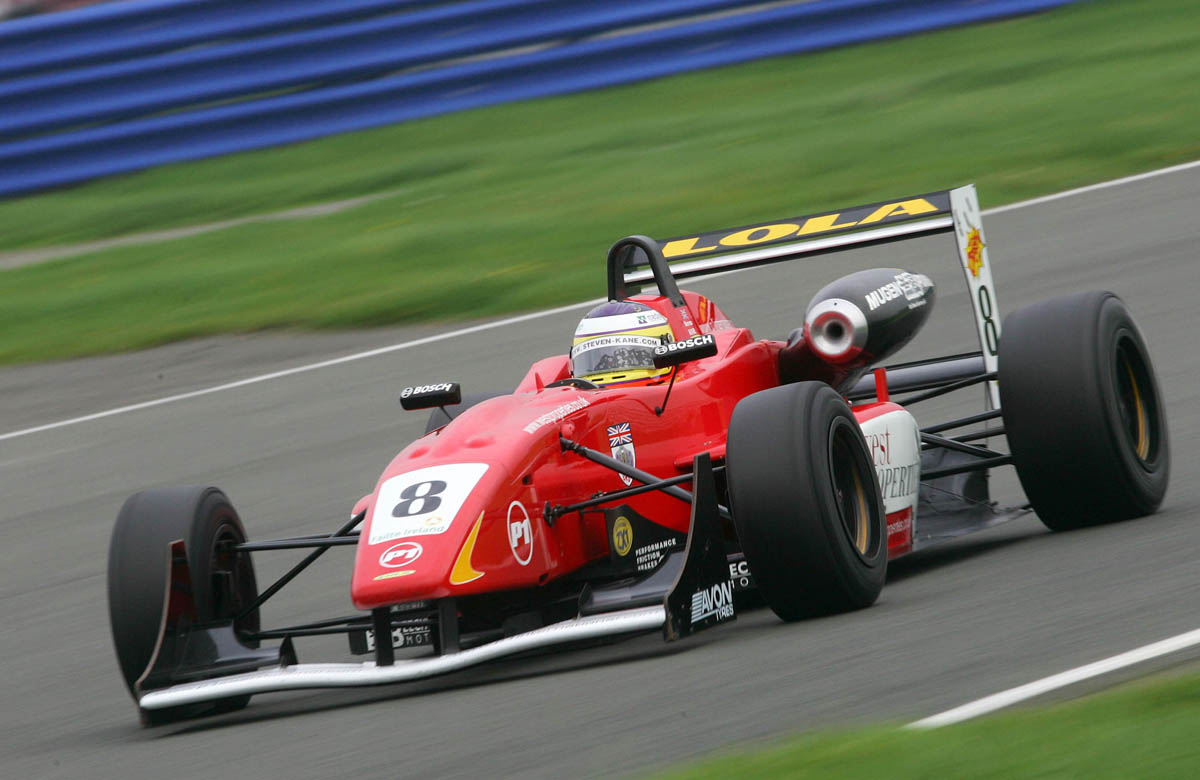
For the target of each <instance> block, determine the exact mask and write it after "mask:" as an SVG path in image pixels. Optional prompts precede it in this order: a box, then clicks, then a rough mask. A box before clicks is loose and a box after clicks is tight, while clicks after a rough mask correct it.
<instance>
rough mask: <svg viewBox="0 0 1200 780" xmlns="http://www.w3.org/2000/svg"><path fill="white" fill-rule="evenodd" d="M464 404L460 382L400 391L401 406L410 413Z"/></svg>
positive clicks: (420, 386)
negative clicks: (416, 410) (417, 410)
mask: <svg viewBox="0 0 1200 780" xmlns="http://www.w3.org/2000/svg"><path fill="white" fill-rule="evenodd" d="M461 403H462V387H461V386H460V385H459V384H458V382H439V383H438V384H433V385H417V386H416V387H406V388H404V389H403V390H401V391H400V405H401V406H402V407H404V408H405V409H406V410H408V411H410V412H411V411H413V410H415V409H432V408H433V407H435V406H452V405H454V404H461Z"/></svg>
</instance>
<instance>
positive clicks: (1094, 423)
mask: <svg viewBox="0 0 1200 780" xmlns="http://www.w3.org/2000/svg"><path fill="white" fill-rule="evenodd" d="M998 359H999V375H998V380H999V384H1000V408H1001V410H1002V413H1003V416H1004V428H1005V431H1006V433H1007V436H1008V444H1009V448H1010V450H1011V452H1012V457H1013V465H1014V466H1016V469H1017V475H1018V476H1019V477H1020V480H1021V486H1022V487H1023V488H1024V490H1025V495H1026V497H1027V498H1028V499H1029V502H1030V504H1032V506H1033V509H1034V511H1035V512H1037V514H1038V517H1040V518H1041V520H1042V522H1043V523H1045V524H1046V525H1047V526H1048V527H1049V528H1051V529H1053V530H1055V531H1062V530H1069V529H1072V528H1080V527H1083V526H1089V525H1097V524H1099V523H1107V522H1111V521H1116V520H1126V519H1129V518H1133V517H1140V516H1142V515H1147V514H1150V513H1152V512H1154V511H1155V510H1156V509H1158V506H1159V504H1161V503H1162V499H1163V495H1164V493H1166V490H1167V480H1168V477H1169V473H1170V465H1171V453H1170V448H1169V446H1168V443H1167V421H1166V417H1165V412H1164V409H1163V402H1162V394H1161V393H1160V391H1159V388H1158V380H1157V379H1156V378H1155V374H1154V366H1153V365H1152V364H1151V363H1150V354H1149V352H1148V351H1147V350H1146V344H1145V341H1143V339H1142V334H1141V333H1140V332H1139V331H1138V327H1137V325H1136V324H1134V321H1133V317H1131V316H1130V314H1129V310H1128V309H1126V308H1125V304H1124V303H1122V302H1121V299H1120V298H1118V297H1117V296H1116V295H1113V294H1112V293H1110V292H1089V293H1081V294H1076V295H1067V296H1063V297H1060V298H1053V299H1051V300H1048V301H1042V302H1040V303H1034V304H1031V305H1029V306H1026V307H1024V308H1022V309H1018V310H1017V311H1014V312H1013V313H1012V314H1010V315H1008V317H1006V318H1005V320H1004V327H1003V328H1002V330H1001V337H1000V344H999V356H998Z"/></svg>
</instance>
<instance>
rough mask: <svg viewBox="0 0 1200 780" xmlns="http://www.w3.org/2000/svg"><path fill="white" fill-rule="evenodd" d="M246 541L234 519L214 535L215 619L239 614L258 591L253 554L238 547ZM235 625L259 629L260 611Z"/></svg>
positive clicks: (213, 598) (222, 619)
mask: <svg viewBox="0 0 1200 780" xmlns="http://www.w3.org/2000/svg"><path fill="white" fill-rule="evenodd" d="M243 541H244V539H243V538H242V535H241V534H240V533H239V532H238V529H237V528H236V527H235V526H234V525H232V524H231V523H223V524H222V525H221V526H220V527H219V528H218V529H217V532H216V533H215V534H214V535H213V543H212V548H211V550H210V552H209V555H210V559H209V560H210V568H209V572H210V576H211V580H210V587H211V591H210V592H211V593H212V609H213V614H212V618H213V619H214V620H217V621H224V620H230V619H232V618H234V617H236V616H237V615H239V614H240V613H241V612H242V610H243V609H244V608H245V607H246V606H247V605H248V604H250V603H251V602H252V601H253V600H254V598H255V596H256V595H257V584H256V583H255V580H254V569H253V568H252V564H251V562H250V556H249V555H247V554H246V553H241V552H238V551H237V550H235V549H234V548H235V546H236V545H238V544H240V543H241V542H243ZM235 627H236V628H237V630H238V631H250V632H253V631H257V630H258V613H257V611H255V612H254V613H252V614H250V615H247V616H246V617H245V618H243V619H242V620H240V621H237V623H236V625H235Z"/></svg>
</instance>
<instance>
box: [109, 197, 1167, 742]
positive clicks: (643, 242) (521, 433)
mask: <svg viewBox="0 0 1200 780" xmlns="http://www.w3.org/2000/svg"><path fill="white" fill-rule="evenodd" d="M939 232H949V233H952V234H953V236H954V239H955V243H956V246H957V256H958V261H959V264H960V265H961V267H962V269H963V272H964V274H965V277H966V281H967V284H968V288H969V290H970V298H971V301H972V305H973V310H974V314H975V320H976V329H977V333H978V336H979V341H980V346H981V349H980V351H978V352H975V353H970V354H962V355H954V356H950V357H945V358H940V359H934V360H924V361H919V362H915V363H907V364H900V365H895V366H890V367H886V368H879V367H876V365H877V364H878V363H879V362H880V361H882V360H884V359H886V358H887V357H888V356H889V355H892V354H894V353H895V352H896V350H898V349H899V348H900V347H902V346H903V345H904V344H906V343H907V342H908V341H909V340H910V339H912V337H913V336H914V335H915V334H916V333H917V331H918V330H919V328H920V327H921V325H922V324H923V323H924V322H925V321H926V320H927V318H928V316H929V312H930V310H931V309H932V307H933V304H934V299H935V291H934V286H933V283H932V282H931V281H930V279H929V278H928V277H927V276H925V275H922V274H917V273H910V272H907V271H903V270H900V269H896V268H877V269H871V270H867V271H861V272H857V273H853V274H850V275H849V276H845V277H843V278H841V279H839V280H837V281H835V282H833V283H832V284H829V285H828V286H826V287H825V288H824V289H822V290H821V291H819V292H818V293H817V294H816V295H815V296H814V297H813V299H812V302H811V303H810V304H809V305H808V308H807V310H806V311H805V315H804V321H803V327H801V328H798V329H796V330H795V331H793V332H792V333H791V334H790V336H788V337H787V338H786V339H785V340H782V341H774V340H757V339H755V338H754V337H753V336H752V335H751V333H750V332H749V331H748V330H746V329H743V328H739V327H736V326H735V325H733V324H732V323H731V322H730V321H729V320H728V319H727V318H726V316H725V314H724V313H723V312H722V311H721V309H720V308H719V307H718V306H717V305H716V304H715V303H714V302H713V301H711V300H708V299H707V298H705V297H703V296H701V295H697V294H695V293H691V292H684V291H681V290H679V288H678V287H677V284H676V280H677V279H683V278H688V277H694V276H698V275H702V274H706V273H711V272H713V271H715V270H719V269H727V268H732V267H741V266H752V265H758V264H765V263H774V262H779V261H782V260H788V259H793V258H800V257H804V256H808V255H812V254H816V253H824V252H832V251H840V250H845V249H849V248H853V247H858V246H864V245H870V244H879V243H884V242H889V241H894V240H897V239H902V238H907V237H914V236H925V235H930V234H934V233H939ZM651 284H653V286H654V288H655V289H652V290H651V291H650V292H642V291H641V289H642V287H643V286H649V285H651ZM608 298H609V302H608V303H606V304H604V305H602V306H600V307H597V308H596V309H594V310H593V311H592V312H590V313H589V314H588V316H587V317H585V318H584V320H583V321H582V322H581V323H580V326H579V328H578V330H577V331H576V334H575V339H574V344H573V346H572V348H571V352H570V354H568V355H559V356H556V357H551V358H547V359H544V360H540V361H538V362H536V363H534V364H533V366H532V367H531V368H530V369H529V372H528V373H527V375H526V376H525V378H524V379H523V380H522V381H521V383H520V384H519V385H518V386H517V388H516V389H515V391H513V392H512V393H507V394H502V395H497V396H493V397H487V398H481V397H465V398H464V397H463V396H462V394H461V391H460V389H459V386H458V385H457V384H455V383H452V382H434V383H431V384H426V385H419V386H415V387H409V388H406V389H405V390H404V392H403V393H402V397H401V403H402V405H403V406H404V407H405V408H406V409H429V410H432V411H431V412H430V414H431V416H430V419H429V423H428V427H427V432H426V434H425V435H424V436H423V437H421V438H420V439H418V440H416V441H414V442H413V443H412V444H410V445H409V446H408V447H406V448H405V449H404V450H402V451H401V452H400V453H399V454H398V455H397V456H396V457H395V458H394V459H393V460H392V462H391V463H390V464H388V466H387V468H386V469H384V471H383V474H382V475H381V476H380V477H379V480H378V483H377V485H376V487H375V489H374V491H372V492H371V493H370V494H369V495H367V496H365V497H363V498H362V499H360V500H359V501H358V502H357V504H355V505H354V507H353V511H352V512H351V517H350V519H349V521H348V522H346V523H345V524H343V525H342V526H341V527H340V528H338V529H337V530H335V531H333V532H332V533H329V534H325V535H318V536H304V537H297V538H290V539H278V540H273V541H259V542H251V541H247V538H246V534H245V532H244V530H243V527H242V523H241V520H240V519H239V517H238V514H237V512H236V511H235V510H234V508H233V506H232V505H231V504H230V502H229V499H228V498H226V496H225V495H224V494H223V493H222V492H221V491H220V490H218V489H217V488H214V487H169V488H156V489H152V490H147V491H144V492H141V493H138V494H135V495H133V496H131V497H130V498H129V499H128V500H127V501H126V502H125V504H124V506H123V507H122V509H121V511H120V514H119V516H118V518H117V522H116V526H115V528H114V530H113V536H112V543H111V548H110V552H109V574H108V578H109V579H108V588H109V606H110V614H111V621H112V630H113V638H114V641H115V644H116V651H117V657H118V660H119V663H120V667H121V671H122V673H123V675H124V678H125V681H126V683H127V684H128V687H129V690H130V691H131V693H132V694H133V696H134V698H135V700H136V701H137V705H138V708H139V712H140V713H141V715H142V719H143V722H145V723H155V722H164V721H170V720H176V719H179V718H185V717H190V716H194V715H199V714H204V713H207V712H212V711H228V710H233V709H237V708H240V707H244V706H245V705H246V703H247V701H248V700H249V698H250V696H251V695H253V694H257V693H264V692H268V691H281V690H291V689H300V688H320V687H348V686H361V685H376V684H386V683H396V682H401V681H405V680H412V679H416V678H421V677H428V676H432V675H438V674H444V673H448V672H452V671H455V670H458V669H461V668H463V667H466V666H470V665H473V664H478V663H481V662H484V661H487V660H490V659H495V658H498V657H501V656H506V655H512V654H517V653H523V652H527V651H531V650H534V649H538V648H544V647H547V646H551V645H559V644H566V643H575V642H581V641H585V640H595V639H598V638H605V637H614V636H621V635H632V634H637V633H642V632H652V631H661V632H662V634H663V636H664V638H665V639H666V640H668V641H672V640H677V639H680V638H683V637H686V636H688V635H689V634H691V633H693V632H696V631H698V630H701V629H704V628H707V627H710V626H713V625H716V624H719V623H723V622H727V621H730V620H733V619H734V618H735V616H736V614H737V612H738V611H739V610H740V609H742V607H743V606H745V605H746V604H747V603H749V602H751V601H753V600H760V601H762V602H765V603H766V604H767V605H768V606H769V607H770V608H771V609H772V610H774V611H775V612H776V613H777V614H778V615H779V616H780V617H781V618H783V619H784V620H796V619H800V618H803V617H805V616H807V615H813V614H822V613H830V612H836V611H841V610H850V609H857V608H861V607H866V606H868V605H870V604H872V603H873V602H874V601H875V600H876V598H877V596H878V594H879V592H880V589H881V588H882V587H883V584H884V579H885V575H886V571H887V565H888V561H889V560H890V559H894V558H897V557H899V556H903V555H907V554H909V553H910V552H912V551H915V550H918V549H921V548H923V547H926V546H928V545H931V544H934V543H936V542H938V541H941V540H945V539H949V538H952V537H955V536H958V535H961V534H963V533H967V532H970V531H973V530H977V529H981V528H984V527H988V526H991V525H993V524H995V523H997V522H1000V521H1004V520H1007V519H1011V518H1014V517H1017V516H1019V515H1021V514H1023V513H1025V512H1028V511H1030V509H1032V510H1033V511H1035V512H1036V513H1037V515H1038V516H1039V517H1040V518H1041V519H1042V521H1044V522H1045V523H1046V525H1048V526H1049V527H1050V528H1052V529H1056V530H1061V529H1070V528H1075V527H1078V526H1084V525H1091V524H1096V523H1102V522H1107V521H1112V520H1120V519H1124V518H1130V517H1135V516H1140V515H1144V514H1148V513H1151V512H1153V511H1155V509H1156V508H1157V507H1158V506H1159V504H1160V502H1161V501H1162V498H1163V494H1164V492H1165V490H1166V485H1167V477H1168V468H1169V451H1168V443H1167V432H1166V424H1165V418H1164V409H1163V402H1162V398H1161V395H1160V393H1159V389H1158V384H1157V380H1156V378H1155V374H1154V370H1153V368H1152V366H1151V362H1150V357H1149V354H1148V352H1147V349H1146V345H1145V343H1144V341H1143V339H1142V336H1141V334H1140V333H1139V331H1138V328H1137V326H1136V325H1135V324H1134V322H1133V320H1132V318H1131V317H1130V315H1129V313H1128V311H1127V310H1126V308H1125V306H1124V305H1123V304H1122V302H1121V301H1120V299H1118V298H1117V297H1116V296H1115V295H1113V294H1111V293H1086V294H1077V295H1070V296H1066V297H1062V298H1057V299H1053V300H1048V301H1044V302H1041V303H1035V304H1033V305H1029V306H1026V307H1025V308H1022V309H1020V310H1018V311H1016V312H1014V313H1012V314H1010V315H1009V316H1008V317H1007V318H1006V319H1005V321H1004V330H1003V337H1001V329H1000V323H999V320H998V308H997V305H996V297H995V291H994V289H993V286H992V276H991V269H990V265H989V259H988V252H987V245H986V243H985V241H984V236H983V232H982V225H981V221H980V211H979V205H978V201H977V198H976V194H975V189H974V187H973V186H967V187H960V188H957V189H952V190H945V191H941V192H934V193H926V194H924V195H918V196H913V197H908V198H903V199H899V200H895V201H888V202H881V203H873V204H869V205H866V206H860V207H855V208H850V209H843V210H841V211H831V212H826V213H821V214H815V215H810V216H805V217H799V218H794V219H788V220H783V221H780V222H772V223H763V224H759V225H751V226H747V227H741V228H737V229H734V230H723V231H717V232H711V233H704V234H699V235H692V236H685V237H681V238H676V239H671V240H666V241H656V240H653V239H649V238H646V237H644V236H631V237H629V238H625V239H622V240H621V241H619V242H617V243H616V244H615V245H614V246H613V247H612V249H611V250H610V252H609V254H608ZM971 386H976V388H977V389H978V387H979V386H982V387H983V388H984V391H983V392H982V393H981V395H983V398H984V403H983V404H982V405H981V406H982V407H983V410H982V411H980V412H979V413H978V414H973V415H970V416H967V417H963V418H960V419H952V420H946V421H942V422H938V423H937V424H930V425H923V426H922V425H918V423H917V421H916V419H915V418H914V416H913V414H912V413H911V412H910V411H909V408H910V407H912V406H914V405H916V404H918V403H919V402H921V401H924V400H926V399H929V398H933V397H935V396H939V395H942V394H945V393H949V392H952V391H955V390H960V389H963V388H967V387H971ZM900 393H903V394H905V395H904V396H903V397H899V398H894V396H896V394H900ZM1001 435H1003V436H1004V437H1005V438H1006V439H1007V442H1008V449H1009V453H1008V454H1005V453H1003V452H1000V451H997V450H995V449H993V448H992V447H991V446H990V445H989V444H988V441H989V439H997V438H998V437H1000V436H1001ZM1007 464H1011V465H1013V466H1015V468H1016V469H1017V473H1018V476H1019V478H1020V482H1021V485H1022V487H1023V488H1024V491H1025V494H1026V496H1027V498H1028V501H1029V503H1028V504H1027V505H1024V506H1017V507H1007V508H1006V507H1000V506H997V505H996V504H995V502H993V501H991V500H990V499H989V495H988V487H987V479H986V474H987V471H988V470H989V469H992V468H995V467H998V466H1003V465H1007ZM339 545H352V546H354V547H355V548H356V553H355V560H354V569H353V574H352V577H351V586H350V596H351V600H352V602H353V604H354V607H355V608H356V609H357V610H359V611H358V612H357V613H356V614H354V615H351V616H344V617H335V618H331V619H326V620H320V621H314V622H309V623H305V624H303V625H293V626H281V627H275V628H265V627H263V626H262V625H261V621H260V608H261V606H262V605H263V603H264V602H265V601H267V599H269V598H270V597H271V596H273V595H274V594H275V593H277V592H278V591H279V590H280V588H282V587H283V586H284V585H286V584H287V583H288V582H290V581H291V580H292V579H293V578H294V577H295V576H296V575H297V574H298V573H299V572H300V571H301V570H302V569H304V568H305V567H306V566H308V565H309V564H311V563H312V562H313V561H314V560H315V559H316V558H317V557H318V556H320V555H321V554H322V553H324V552H325V551H326V550H327V549H328V548H330V547H334V546H339ZM296 548H310V552H309V553H308V555H307V557H305V558H304V559H303V560H301V561H300V562H299V563H298V564H297V565H296V566H295V567H293V568H292V569H291V570H290V571H289V572H288V573H287V574H286V575H285V576H283V577H281V578H280V579H279V580H278V581H277V582H275V583H274V584H272V585H271V586H270V587H268V588H266V589H265V590H263V591H261V592H260V591H259V590H258V588H257V585H256V583H255V576H254V568H253V566H252V563H251V554H252V553H255V552H260V551H266V550H280V549H296ZM331 633H340V634H345V635H347V636H348V639H349V645H350V650H351V652H353V653H356V654H359V655H366V656H369V659H368V660H365V661H364V662H362V663H319V664H309V663H298V662H297V657H296V652H295V647H294V644H293V642H294V640H295V639H296V638H299V637H306V636H313V635H321V634H331ZM268 645H269V646H268Z"/></svg>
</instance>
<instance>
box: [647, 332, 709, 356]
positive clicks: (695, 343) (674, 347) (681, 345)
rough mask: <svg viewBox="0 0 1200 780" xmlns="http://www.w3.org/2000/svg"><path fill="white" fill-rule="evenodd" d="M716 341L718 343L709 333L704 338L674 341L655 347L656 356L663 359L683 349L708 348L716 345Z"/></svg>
mask: <svg viewBox="0 0 1200 780" xmlns="http://www.w3.org/2000/svg"><path fill="white" fill-rule="evenodd" d="M716 341H717V340H716V338H715V337H714V336H713V335H712V334H711V333H707V334H705V335H703V336H693V337H692V338H690V339H684V340H683V341H673V342H671V343H670V344H663V345H661V346H658V347H655V348H654V354H655V355H658V356H660V357H661V356H663V355H669V354H671V353H672V352H678V351H679V350H681V349H691V348H692V347H701V346H707V345H709V344H715V343H716Z"/></svg>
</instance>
